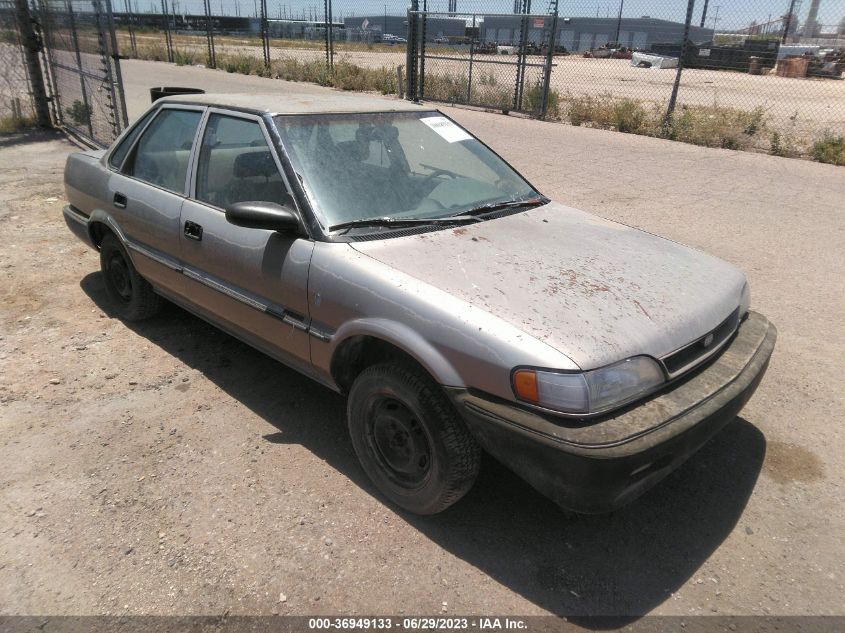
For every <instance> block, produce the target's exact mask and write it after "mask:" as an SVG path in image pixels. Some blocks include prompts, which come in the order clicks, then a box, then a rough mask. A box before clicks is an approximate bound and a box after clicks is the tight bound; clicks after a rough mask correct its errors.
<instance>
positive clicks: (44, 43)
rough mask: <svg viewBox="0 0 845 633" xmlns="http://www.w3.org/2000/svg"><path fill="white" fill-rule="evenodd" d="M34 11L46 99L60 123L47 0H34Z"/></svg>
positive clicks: (59, 101)
mask: <svg viewBox="0 0 845 633" xmlns="http://www.w3.org/2000/svg"><path fill="white" fill-rule="evenodd" d="M36 11H37V13H38V16H39V20H38V21H37V22H35V24H34V26H35V28H36V29H37V32H38V36H39V40H40V41H41V68H42V70H43V71H44V74H45V76H46V78H47V83H48V87H49V91H50V94H49V95H48V97H47V100H48V101H49V102H50V106H51V110H52V112H53V121H55V123H56V124H57V125H61V123H62V104H61V95H60V94H59V87H58V84H57V83H56V73H55V72H54V70H53V53H52V47H53V45H52V35H51V34H50V12H49V11H48V7H47V0H36Z"/></svg>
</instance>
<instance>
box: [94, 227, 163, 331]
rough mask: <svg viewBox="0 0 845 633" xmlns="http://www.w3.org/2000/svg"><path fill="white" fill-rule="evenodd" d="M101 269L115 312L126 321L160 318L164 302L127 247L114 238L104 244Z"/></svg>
mask: <svg viewBox="0 0 845 633" xmlns="http://www.w3.org/2000/svg"><path fill="white" fill-rule="evenodd" d="M100 268H101V269H102V271H103V280H104V281H105V285H106V294H107V295H108V297H109V300H110V301H111V304H112V306H113V308H114V311H115V312H116V313H117V316H119V317H120V318H121V319H124V320H126V321H140V320H142V319H147V318H149V317H151V316H153V315H154V314H156V313H157V312H158V311H159V310H160V309H161V305H162V302H163V299H162V298H161V297H159V296H158V295H157V294H156V293H155V291H154V290H153V287H152V286H151V285H150V283H149V282H148V281H147V280H146V279H144V278H143V277H141V275H139V274H138V271H137V270H135V267H134V266H133V265H132V261H131V260H130V259H129V256H128V255H127V254H126V251H125V250H124V248H123V246H122V245H121V244H120V242H118V240H117V238H116V237H115V236H114V235H111V234H109V235H106V236H105V237H104V238H103V241H102V243H101V244H100Z"/></svg>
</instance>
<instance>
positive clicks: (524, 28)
mask: <svg viewBox="0 0 845 633" xmlns="http://www.w3.org/2000/svg"><path fill="white" fill-rule="evenodd" d="M530 11H531V0H523V2H522V20H521V22H520V28H519V55H518V56H517V58H516V83H515V84H514V88H513V109H514V110H517V111H519V110H521V109H522V89H523V83H524V81H525V63H526V50H525V47H526V39H527V38H528V13H529V12H530Z"/></svg>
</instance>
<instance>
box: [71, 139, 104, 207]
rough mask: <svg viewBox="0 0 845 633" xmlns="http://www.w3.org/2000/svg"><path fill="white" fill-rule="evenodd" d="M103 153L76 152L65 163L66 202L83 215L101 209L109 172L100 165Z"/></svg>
mask: <svg viewBox="0 0 845 633" xmlns="http://www.w3.org/2000/svg"><path fill="white" fill-rule="evenodd" d="M103 154H104V152H103V151H97V152H77V153H75V154H71V155H70V156H68V159H67V162H66V163H65V194H66V195H67V199H68V202H70V204H71V205H72V206H73V207H74V208H75V209H76V210H77V211H80V212H82V213H83V214H85V215H91V214H92V213H93V212H94V211H95V210H96V209H101V208H103V204H104V203H103V200H104V194H105V191H106V188H107V187H106V185H107V182H108V176H109V171H108V169H107V168H106V167H105V166H104V165H103V164H102V162H101V158H102V156H103Z"/></svg>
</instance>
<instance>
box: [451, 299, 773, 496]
mask: <svg viewBox="0 0 845 633" xmlns="http://www.w3.org/2000/svg"><path fill="white" fill-rule="evenodd" d="M776 338H777V330H776V329H775V327H774V326H773V325H772V324H771V323H769V322H768V320H766V318H765V317H764V316H762V315H760V314H757V313H755V312H751V313H749V316H748V318H747V319H746V320H745V321H744V322H743V323H742V324H741V325H740V326H739V329H738V330H737V332H736V334H735V335H734V338H733V340H732V341H731V342H730V344H729V345H727V346H726V347H725V349H724V350H723V351H722V352H721V353H720V354H719V355H718V356H716V357H715V358H714V359H711V360H709V361H708V362H707V363H706V364H705V366H703V367H702V368H699V369H697V370H695V371H694V372H693V373H692V374H690V375H688V376H686V377H684V378H683V379H681V380H680V381H678V382H675V383H673V384H671V385H670V386H669V387H667V389H666V390H664V391H663V392H661V393H658V394H656V395H654V396H652V397H651V398H649V399H648V400H646V401H644V402H640V403H638V404H636V405H635V406H630V407H627V408H626V409H623V410H622V411H617V412H614V413H612V414H609V415H607V416H604V417H602V418H599V419H591V420H572V419H566V418H560V417H556V416H552V415H543V414H542V413H538V412H536V411H531V410H528V409H523V408H520V407H518V406H515V405H514V404H513V403H510V402H507V401H503V400H497V399H493V398H491V397H489V396H484V395H481V394H477V393H474V392H472V391H468V390H465V389H449V390H447V391H448V393H449V394H450V396H451V398H452V400H453V402H454V403H455V406H456V407H457V409H458V411H459V412H460V413H461V415H462V416H463V418H464V420H465V421H466V423H467V425H468V426H469V428H470V430H471V431H472V433H473V434H474V435H475V437H476V439H477V440H478V441H479V442H480V443H481V445H482V446H483V447H484V449H485V450H486V451H487V452H489V453H491V454H492V455H493V456H494V457H496V458H497V459H498V460H500V461H501V462H502V463H504V464H505V465H506V466H508V467H509V468H510V469H511V470H513V471H514V472H515V473H516V474H518V475H519V476H520V477H522V478H523V479H525V480H526V481H527V482H528V483H529V484H531V485H532V486H533V487H534V488H536V489H537V490H539V491H540V492H541V493H543V494H544V495H546V496H548V497H550V498H551V499H552V500H553V501H555V502H556V503H557V504H559V505H560V506H563V507H564V508H567V509H570V510H574V511H576V512H583V513H600V512H608V511H611V510H614V509H616V508H618V507H620V506H622V505H625V504H626V503H629V502H630V501H633V500H634V499H635V498H637V497H638V496H639V495H641V494H642V493H643V492H645V491H646V490H648V489H649V488H650V487H652V486H653V485H654V484H656V483H657V482H658V481H660V480H661V479H663V477H665V476H666V475H668V474H669V473H670V472H672V471H673V470H674V469H675V468H677V467H678V466H680V465H681V464H682V463H683V462H684V461H685V460H686V459H687V458H688V457H689V456H690V455H692V454H693V453H695V451H697V450H698V449H699V448H701V446H702V445H703V444H705V443H706V442H707V441H708V440H709V439H710V438H711V437H712V436H713V435H714V434H716V433H717V432H718V431H719V430H721V429H722V427H724V426H725V425H726V424H727V423H728V422H730V421H731V420H733V418H734V417H736V415H737V414H738V413H739V411H740V410H741V409H742V407H743V406H744V405H745V403H746V402H748V400H749V398H751V396H752V395H753V393H754V391H755V390H756V389H757V385H759V384H760V380H761V379H762V378H763V374H765V372H766V368H767V367H768V364H769V358H770V357H771V355H772V350H773V349H774V346H775V340H776Z"/></svg>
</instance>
